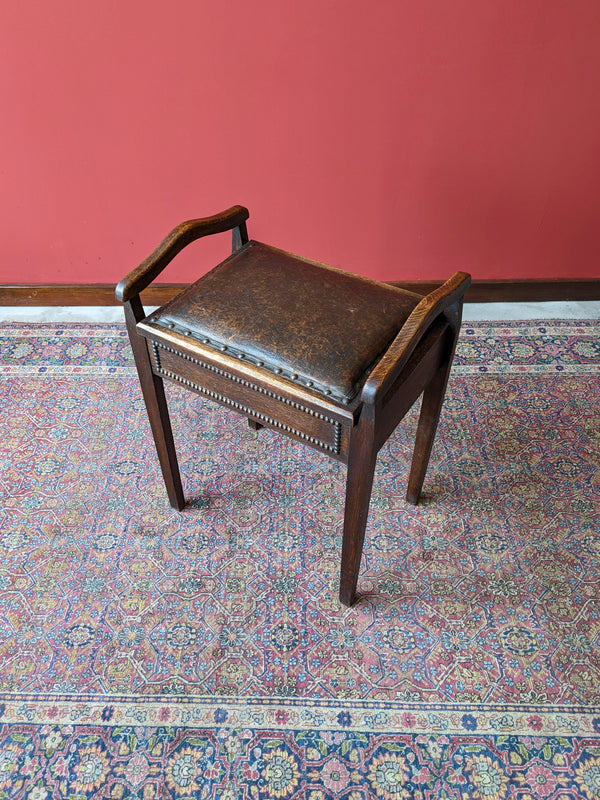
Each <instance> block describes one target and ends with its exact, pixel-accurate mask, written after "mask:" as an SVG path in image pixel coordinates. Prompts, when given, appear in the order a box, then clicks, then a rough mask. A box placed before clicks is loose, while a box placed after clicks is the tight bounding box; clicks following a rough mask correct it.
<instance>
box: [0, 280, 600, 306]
mask: <svg viewBox="0 0 600 800" xmlns="http://www.w3.org/2000/svg"><path fill="white" fill-rule="evenodd" d="M390 283H391V284H392V285H393V286H398V287H400V288H402V289H410V290H411V291H413V292H417V293H419V294H427V293H428V292H430V291H432V290H433V289H435V288H436V287H437V286H439V285H440V282H436V281H390ZM183 288H184V284H175V283H162V284H161V283H158V284H155V285H154V286H150V287H149V288H148V289H146V291H145V292H143V293H142V301H143V302H144V303H145V304H146V305H149V306H160V305H163V304H164V303H166V302H167V301H168V300H170V299H171V298H172V297H174V296H175V295H176V294H178V293H179V292H180V291H181V290H182V289H183ZM465 299H466V301H467V302H468V303H537V302H549V301H565V300H572V301H579V300H600V279H587V278H581V279H575V280H564V279H554V280H520V281H511V280H506V281H477V280H475V281H473V283H472V284H471V286H470V288H469V289H468V291H467V294H466V297H465ZM112 305H118V303H117V301H116V300H115V289H114V286H112V284H108V283H99V284H48V285H43V286H42V285H22V286H18V285H12V286H6V285H4V286H2V285H0V306H112Z"/></svg>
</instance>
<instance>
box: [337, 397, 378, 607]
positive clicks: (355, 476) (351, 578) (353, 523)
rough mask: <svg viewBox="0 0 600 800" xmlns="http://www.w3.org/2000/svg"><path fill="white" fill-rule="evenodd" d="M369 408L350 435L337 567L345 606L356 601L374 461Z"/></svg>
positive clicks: (373, 443)
mask: <svg viewBox="0 0 600 800" xmlns="http://www.w3.org/2000/svg"><path fill="white" fill-rule="evenodd" d="M372 410H373V409H372V408H369V407H365V408H363V412H362V414H361V418H360V420H359V422H358V425H357V426H356V428H355V430H353V432H352V435H351V438H350V449H349V454H348V477H347V479H346V505H345V510H344V530H343V534H342V563H341V567H340V602H341V603H343V605H345V606H351V605H352V603H353V602H354V601H355V600H356V584H357V583H358V573H359V571H360V562H361V558H362V551H363V543H364V539H365V529H366V527H367V518H368V516H369V504H370V501H371V489H372V488H373V475H374V473H375V464H376V462H377V448H376V447H375V437H374V426H373V418H372Z"/></svg>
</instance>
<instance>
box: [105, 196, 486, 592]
mask: <svg viewBox="0 0 600 800" xmlns="http://www.w3.org/2000/svg"><path fill="white" fill-rule="evenodd" d="M247 217H248V212H247V210H246V209H244V208H242V207H240V206H234V207H233V208H231V209H229V210H228V211H227V212H224V213H223V214H220V215H216V216H215V217H209V218H206V219H203V220H195V221H192V222H188V223H183V225H181V226H179V227H178V228H176V229H175V230H174V231H173V232H172V233H171V234H170V235H169V237H167V239H165V241H164V242H163V243H162V244H161V245H160V246H159V247H158V248H157V250H156V251H155V252H154V253H153V254H152V255H151V256H150V257H149V258H148V259H146V261H145V262H143V264H141V265H140V266H139V267H138V268H137V269H136V270H134V271H133V272H132V273H130V275H128V276H127V277H126V278H124V279H123V281H121V283H120V284H119V286H118V287H117V298H118V299H119V300H121V301H123V302H125V314H126V320H127V325H128V330H129V335H130V339H131V343H132V347H133V350H134V355H135V358H136V365H137V368H138V372H139V375H140V380H141V384H142V390H143V393H144V398H145V401H146V406H147V409H148V413H149V417H150V421H151V424H152V429H153V434H154V438H155V442H156V446H157V451H158V455H159V459H160V463H161V467H162V470H163V476H164V478H165V482H166V486H167V491H168V493H169V498H170V501H171V504H172V505H173V506H174V507H175V508H182V507H183V506H184V504H185V500H184V496H183V490H182V486H181V479H180V476H179V469H178V466H177V458H176V454H175V447H174V444H173V437H172V433H171V426H170V422H169V418H168V411H167V405H166V400H165V396H164V389H163V384H162V379H163V378H166V379H168V380H172V381H175V382H177V383H179V384H181V385H183V386H186V387H187V388H189V389H191V390H193V391H196V392H198V393H200V394H203V395H205V396H207V397H210V398H212V399H213V400H216V401H217V402H219V403H222V404H223V405H226V406H229V407H230V408H233V409H235V410H236V411H239V412H240V413H242V414H244V415H245V416H247V417H248V419H249V421H250V423H251V424H252V425H253V427H255V428H257V429H258V428H260V427H262V426H263V425H267V426H269V427H272V428H274V429H276V430H279V431H281V432H283V433H285V434H286V435H289V436H292V437H294V438H296V439H299V440H300V441H304V442H305V443H307V444H309V445H311V446H312V447H316V448H317V449H319V450H322V451H324V452H326V453H328V454H329V455H331V456H333V457H335V458H338V459H340V460H341V461H344V462H345V463H348V484H347V491H346V513H345V522H344V535H343V547H342V568H341V582H340V599H341V601H342V602H343V603H345V604H347V605H350V604H351V603H352V602H353V600H354V599H355V591H356V583H357V578H358V570H359V566H360V557H361V552H362V541H363V537H364V530H365V525H366V518H367V514H368V507H369V498H370V493H371V486H372V480H373V470H374V467H375V459H376V455H377V451H378V450H379V448H380V447H381V445H382V444H383V443H384V442H385V441H386V439H387V438H388V436H389V434H390V433H391V432H392V431H393V430H394V428H395V427H396V425H397V424H398V422H399V420H400V419H401V418H402V416H403V415H404V414H405V413H406V411H407V410H408V408H410V406H411V405H412V404H413V403H414V401H415V400H416V399H417V397H418V396H419V395H420V394H421V392H423V391H424V390H425V394H424V401H423V408H422V413H421V420H420V424H419V431H418V433H417V444H416V448H415V457H414V459H413V467H412V470H411V477H410V479H409V491H408V499H409V500H410V501H411V502H415V503H416V502H417V500H418V496H419V493H420V490H421V486H422V483H423V479H424V476H425V471H426V468H427V462H428V459H429V453H430V450H431V445H432V443H433V438H434V436H435V430H436V427H437V420H438V417H439V412H440V409H441V404H442V400H443V396H444V391H445V385H446V381H447V377H448V373H449V369H450V365H451V361H452V356H453V352H454V347H455V343H456V337H457V334H458V329H459V326H460V316H461V309H462V300H463V295H464V292H465V290H466V288H467V287H468V285H469V282H470V279H469V276H467V275H465V274H464V273H457V275H455V276H454V278H452V279H451V280H450V281H448V282H447V283H446V284H444V286H443V287H440V289H438V290H436V292H434V293H432V294H431V295H429V296H428V297H426V298H422V297H420V296H419V295H416V294H413V293H412V292H407V291H403V290H401V289H398V288H395V287H393V286H390V285H387V284H383V283H378V282H376V281H371V280H368V279H366V278H361V277H358V276H356V275H351V274H349V273H346V272H343V271H341V270H337V269H333V268H331V267H327V266H324V265H322V264H317V263H315V262H313V261H308V260H307V259H303V258H300V257H299V256H294V255H292V254H290V253H286V252H284V251H282V250H278V249H277V248H274V247H271V246H269V245H265V244H261V243H259V242H254V241H248V239H247V234H246V226H245V221H246V219H247ZM229 229H232V230H233V253H232V255H231V256H230V257H229V258H228V259H226V260H225V261H224V262H222V263H221V264H219V265H218V266H216V267H215V268H214V269H213V270H211V271H210V272H209V273H208V274H206V275H205V276H204V277H202V278H200V280H198V281H197V282H196V283H194V284H192V285H191V286H190V287H188V288H187V289H186V290H185V291H183V292H182V293H181V294H180V295H178V296H177V297H175V298H174V299H173V300H172V301H171V302H169V303H167V304H166V305H165V306H163V307H162V308H160V309H158V310H157V311H155V312H154V313H153V314H150V315H149V316H147V317H146V315H145V313H144V310H143V308H142V305H141V302H140V299H139V292H140V291H141V290H142V289H143V288H145V287H146V286H147V285H148V284H149V283H150V282H151V280H153V278H154V277H156V275H157V274H158V273H159V272H160V271H161V270H162V269H163V268H164V267H165V266H166V264H167V263H169V261H170V260H171V259H172V258H173V257H174V256H175V255H176V253H177V252H179V251H180V250H181V249H182V247H184V246H185V245H186V244H187V243H189V242H190V241H193V240H194V239H197V238H199V237H200V236H205V235H208V234H210V233H216V232H219V231H223V230H229Z"/></svg>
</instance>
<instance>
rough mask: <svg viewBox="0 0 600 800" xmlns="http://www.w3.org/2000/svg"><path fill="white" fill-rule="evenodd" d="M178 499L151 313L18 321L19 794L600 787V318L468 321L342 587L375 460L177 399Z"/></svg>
mask: <svg viewBox="0 0 600 800" xmlns="http://www.w3.org/2000/svg"><path fill="white" fill-rule="evenodd" d="M168 392H169V401H170V406H171V410H172V419H173V423H174V429H175V437H176V442H177V447H178V453H179V458H180V466H181V472H182V476H183V479H184V485H185V489H186V496H187V497H188V498H189V500H190V502H189V505H188V507H186V509H185V510H184V511H182V512H177V511H174V510H173V509H171V508H170V507H169V505H168V502H167V498H166V493H165V490H164V487H163V484H162V481H161V478H160V473H159V469H158V465H157V460H156V457H155V452H154V448H153V444H152V440H151V435H150V430H149V425H148V422H147V420H146V416H145V410H144V407H143V402H142V399H141V395H140V391H139V385H138V381H137V376H136V373H135V369H134V367H133V361H132V357H131V353H130V349H129V345H128V341H127V336H126V333H125V330H124V327H123V326H119V325H83V324H82V325H76V324H69V325H66V326H59V325H51V324H41V325H27V324H19V323H14V324H7V323H4V324H2V326H1V329H0V468H1V473H0V493H1V496H2V504H1V510H0V800H1V799H2V798H9V797H10V798H17V797H19V798H21V797H22V798H30V799H31V800H50V798H52V799H53V800H54V798H68V799H69V800H83V799H84V798H85V799H86V800H88V799H89V798H120V799H122V800H133V798H140V799H142V798H143V800H155V799H156V800H158V798H167V797H169V798H170V797H173V798H179V800H185V798H203V799H204V798H206V799H208V798H223V799H225V800H234V798H235V800H238V798H239V800H242V798H247V799H248V800H263V798H264V799H267V798H268V800H275V799H276V800H300V798H302V799H303V800H304V799H305V798H306V800H367V799H368V798H378V799H380V800H400V799H403V800H404V798H406V799H408V798H416V799H417V800H426V798H438V797H440V798H455V799H456V800H471V799H474V800H504V799H505V798H512V800H517V798H518V800H531V799H532V798H547V800H573V798H580V797H581V798H588V799H589V800H594V799H600V322H599V321H593V320H589V321H581V320H577V321H560V320H557V321H548V320H546V321H544V322H511V323H485V322H479V323H469V324H464V325H463V328H462V331H461V337H460V341H459V346H458V352H457V357H456V361H455V366H454V368H453V372H452V376H451V379H450V384H449V388H448V394H447V399H446V402H445V405H444V409H443V412H442V419H441V422H440V429H439V432H438V437H437V440H436V444H435V446H434V451H433V454H432V458H431V462H430V467H429V471H428V476H427V478H426V481H425V486H424V495H423V499H422V502H421V504H420V505H419V506H417V507H413V506H409V505H407V504H406V502H405V500H404V493H405V487H406V481H407V476H408V467H409V465H410V455H411V443H412V441H413V436H414V430H415V427H416V420H417V412H418V408H414V409H413V410H412V411H411V412H410V414H409V415H408V417H407V418H406V420H405V421H404V422H403V423H402V424H401V425H400V426H399V428H398V429H397V431H396V432H395V434H394V435H393V436H392V438H391V439H390V440H389V442H388V443H387V444H386V445H385V446H384V448H383V449H382V450H381V452H380V455H379V461H378V466H377V472H376V478H375V486H374V491H373V498H372V503H371V514H370V517H369V524H368V528H367V539H366V542H365V552H364V556H363V563H362V570H361V575H360V578H359V586H358V589H359V592H360V594H361V598H360V601H359V602H358V603H357V604H356V605H355V606H354V607H353V608H351V609H348V608H345V607H343V606H341V605H340V604H339V602H338V600H337V584H338V568H339V556H340V547H341V526H342V510H343V509H342V502H343V491H344V481H345V468H344V467H343V466H341V465H340V464H338V463H336V462H333V461H330V460H328V459H327V458H326V457H325V456H322V455H320V454H319V453H316V452H314V451H311V450H309V449H308V448H306V447H304V446H303V445H301V444H297V443H294V442H292V441H290V440H288V439H286V438H283V437H281V436H280V435H278V434H277V433H274V432H271V431H268V430H261V431H259V432H256V431H253V430H250V429H249V428H248V427H247V424H246V421H245V419H243V418H242V417H239V416H237V415H236V414H234V413H233V412H231V411H229V410H226V409H223V408H219V407H217V406H215V405H213V404H212V403H210V402H209V401H206V400H203V399H201V398H199V397H197V396H194V395H191V394H189V393H184V392H182V391H181V390H180V389H178V388H177V387H170V388H169V390H168Z"/></svg>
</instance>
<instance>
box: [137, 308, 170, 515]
mask: <svg viewBox="0 0 600 800" xmlns="http://www.w3.org/2000/svg"><path fill="white" fill-rule="evenodd" d="M144 316H145V315H144V309H143V307H142V304H141V301H140V299H139V296H136V297H134V298H132V299H131V300H129V301H127V302H126V303H125V321H126V323H127V332H128V333H129V341H130V342H131V348H132V350H133V357H134V359H135V365H136V367H137V371H138V375H139V379H140V385H141V388H142V395H143V397H144V403H145V405H146V411H147V413H148V419H149V421H150V427H151V429H152V436H153V437H154V444H155V445H156V452H157V454H158V460H159V462H160V467H161V470H162V474H163V478H164V481H165V486H166V489H167V495H168V497H169V502H170V504H171V506H172V507H173V508H176V509H177V510H178V511H181V509H182V508H183V507H184V506H185V497H184V494H183V487H182V485H181V476H180V474H179V465H178V463H177V453H176V452H175V443H174V441H173V431H172V429H171V420H170V419H169V410H168V407H167V398H166V397H165V389H164V384H163V381H162V378H159V377H158V376H157V375H155V374H154V373H153V371H152V364H151V362H150V357H149V355H148V348H147V346H146V341H145V339H143V338H142V337H141V336H139V335H138V333H137V330H136V324H137V323H138V322H139V321H140V320H141V319H143V318H144Z"/></svg>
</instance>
